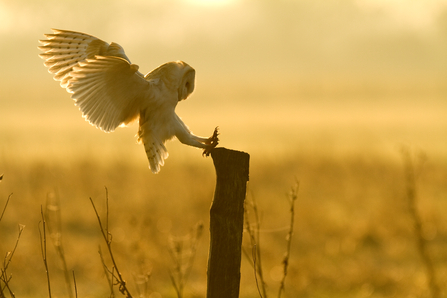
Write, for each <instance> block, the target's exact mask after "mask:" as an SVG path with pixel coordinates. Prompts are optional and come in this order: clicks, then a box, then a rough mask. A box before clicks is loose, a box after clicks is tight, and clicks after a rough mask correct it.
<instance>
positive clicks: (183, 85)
mask: <svg viewBox="0 0 447 298" xmlns="http://www.w3.org/2000/svg"><path fill="white" fill-rule="evenodd" d="M195 76H196V71H195V70H194V68H192V67H191V66H189V65H188V64H187V63H185V62H183V61H176V62H168V63H165V64H163V65H160V66H159V67H157V68H156V69H154V70H153V71H151V72H150V73H148V74H147V75H146V76H145V77H146V79H155V78H158V79H161V80H162V81H163V83H164V84H165V86H166V87H167V88H168V89H171V90H172V91H177V93H178V101H181V100H183V99H186V98H188V96H189V95H190V94H191V93H192V92H193V91H194V80H195Z"/></svg>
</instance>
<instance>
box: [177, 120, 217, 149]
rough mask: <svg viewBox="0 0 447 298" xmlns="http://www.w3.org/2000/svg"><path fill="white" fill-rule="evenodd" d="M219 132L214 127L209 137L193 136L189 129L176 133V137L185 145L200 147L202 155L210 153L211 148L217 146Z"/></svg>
mask: <svg viewBox="0 0 447 298" xmlns="http://www.w3.org/2000/svg"><path fill="white" fill-rule="evenodd" d="M218 135H219V133H218V131H217V127H216V128H215V129H214V133H213V135H212V136H211V137H209V138H203V137H199V136H195V135H193V134H192V133H190V132H189V131H182V132H181V133H177V134H176V137H177V139H178V140H179V141H180V142H182V143H183V144H185V145H189V146H194V147H197V148H202V149H204V150H203V155H206V156H208V155H209V154H210V153H211V150H212V149H213V148H214V147H216V146H217V144H218V143H219V139H218V137H217V136H218Z"/></svg>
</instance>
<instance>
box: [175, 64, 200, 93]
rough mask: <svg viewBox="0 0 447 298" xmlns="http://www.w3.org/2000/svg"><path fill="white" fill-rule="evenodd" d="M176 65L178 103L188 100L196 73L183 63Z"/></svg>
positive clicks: (192, 89)
mask: <svg viewBox="0 0 447 298" xmlns="http://www.w3.org/2000/svg"><path fill="white" fill-rule="evenodd" d="M175 63H177V65H178V71H179V77H180V78H181V79H180V81H179V87H178V101H181V100H183V99H186V98H188V96H189V95H190V94H191V93H192V92H193V91H194V83H195V77H196V71H195V70H194V68H192V67H191V66H189V65H188V64H187V63H185V62H183V61H177V62H175Z"/></svg>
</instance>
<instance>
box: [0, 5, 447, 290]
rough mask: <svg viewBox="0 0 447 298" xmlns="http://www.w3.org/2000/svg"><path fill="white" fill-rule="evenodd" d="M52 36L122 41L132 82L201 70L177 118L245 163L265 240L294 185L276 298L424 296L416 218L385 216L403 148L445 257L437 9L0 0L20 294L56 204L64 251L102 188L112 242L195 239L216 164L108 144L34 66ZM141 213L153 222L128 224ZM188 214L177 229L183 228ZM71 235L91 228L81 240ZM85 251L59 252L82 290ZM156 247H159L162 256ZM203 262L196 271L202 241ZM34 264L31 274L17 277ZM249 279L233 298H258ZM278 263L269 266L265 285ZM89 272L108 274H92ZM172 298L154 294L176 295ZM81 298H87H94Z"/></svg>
mask: <svg viewBox="0 0 447 298" xmlns="http://www.w3.org/2000/svg"><path fill="white" fill-rule="evenodd" d="M51 28H57V29H67V30H74V31H80V32H84V33H88V34H91V35H94V36H96V37H98V38H100V39H102V40H104V41H107V42H112V41H113V42H117V43H119V44H120V45H121V46H122V47H123V48H124V49H125V51H126V54H127V56H128V57H129V58H130V60H131V61H132V63H135V64H137V65H139V66H140V71H141V72H142V73H147V72H149V71H151V70H152V69H154V68H155V67H157V66H159V65H160V64H163V63H165V62H168V61H175V60H183V61H185V62H187V63H188V64H190V65H191V66H192V67H194V68H195V69H196V89H195V92H194V93H193V95H192V96H191V97H190V98H189V99H188V100H186V101H184V102H181V103H180V104H179V106H178V107H177V113H178V114H179V116H180V117H181V118H182V119H183V120H184V121H185V123H186V124H187V125H188V126H189V127H190V129H191V130H192V131H193V132H194V133H195V134H197V135H201V136H210V135H211V134H212V132H213V129H214V127H215V126H219V127H220V132H221V136H220V140H221V143H220V144H221V146H224V147H227V148H231V149H236V150H242V151H246V152H248V153H250V155H251V176H250V188H251V194H252V195H253V196H255V197H257V198H258V200H259V204H260V207H259V208H265V209H267V210H269V212H270V213H271V214H269V213H266V214H265V216H264V217H265V225H266V226H267V227H268V228H271V229H276V228H278V227H280V228H282V227H284V226H287V221H286V218H287V216H284V214H286V215H287V210H288V209H287V208H288V207H287V202H286V200H283V198H285V197H287V195H286V193H287V191H288V190H289V187H290V186H291V185H293V184H294V181H295V177H297V179H299V180H300V181H301V190H300V191H301V193H300V195H301V197H300V198H301V201H298V204H301V205H300V207H299V208H298V209H299V210H300V211H298V214H297V217H298V218H299V219H298V222H297V229H298V232H297V235H295V238H294V241H295V243H296V246H295V249H296V250H295V259H293V257H292V259H291V262H292V261H293V262H295V263H291V264H292V265H293V266H292V265H291V266H292V269H291V271H290V272H291V273H290V276H289V278H290V279H291V284H294V286H291V288H292V289H291V290H290V292H289V296H287V295H286V297H297V296H296V295H302V296H303V297H305V295H312V294H316V293H320V295H321V296H325V295H329V296H331V297H336V296H334V295H336V293H343V294H344V296H341V297H350V296H347V294H348V293H349V294H352V297H367V296H374V295H376V294H377V297H388V296H389V297H391V296H393V295H395V294H396V293H402V297H406V295H407V294H408V295H410V294H411V293H421V295H428V294H427V293H428V286H427V284H428V283H427V280H426V279H425V275H424V267H423V264H421V263H420V261H418V260H419V259H418V256H417V254H416V253H415V252H414V250H413V246H412V237H413V236H412V234H411V233H412V232H411V231H412V230H411V226H412V223H411V220H409V219H408V218H407V217H406V215H405V214H406V213H405V212H406V211H402V210H407V209H405V208H403V207H402V206H401V204H403V205H405V203H404V202H400V201H399V200H397V203H396V201H395V200H396V198H402V197H404V196H405V195H404V194H405V187H404V179H403V178H402V177H403V176H402V175H403V174H402V169H401V166H402V162H401V155H400V151H399V148H401V146H406V147H407V148H410V150H412V151H414V152H416V155H417V154H419V153H420V152H423V155H424V156H426V158H427V160H428V166H427V168H426V173H428V174H427V177H426V178H425V180H424V181H425V183H426V184H425V188H423V187H421V190H420V192H421V197H423V199H424V200H422V202H423V203H421V208H422V217H423V219H424V222H426V223H427V225H426V230H427V231H428V232H427V233H428V234H427V235H428V236H427V239H429V240H433V241H438V242H437V246H435V248H434V249H435V250H436V251H437V252H439V251H442V249H441V247H445V245H446V241H445V239H446V235H447V228H446V227H447V223H446V221H445V218H443V216H442V213H441V210H445V209H442V208H444V207H446V206H445V205H446V194H447V190H446V186H445V185H444V184H445V177H446V173H447V117H446V116H447V100H446V96H447V77H446V75H447V57H446V53H447V1H446V0H412V1H405V0H344V1H335V0H328V1H315V0H300V1H292V0H289V1H287V0H279V1H267V0H261V1H250V0H166V1H162V0H134V1H131V0H119V1H118V0H109V1H96V0H88V1H87V0H76V1H75V0H67V1H47V0H42V1H31V0H29V1H28V0H14V1H12V0H11V1H10V0H0V37H1V42H0V174H2V173H3V174H4V179H3V181H2V184H1V185H0V202H2V204H3V202H4V200H6V198H7V197H8V195H9V194H10V193H14V195H13V197H12V202H11V203H10V206H9V207H8V208H9V209H8V210H7V212H6V215H7V216H6V215H5V217H4V219H3V220H2V222H1V223H0V229H3V230H0V231H3V233H4V234H5V235H7V236H8V242H4V243H2V244H1V245H0V249H1V253H3V251H7V250H8V249H11V247H12V246H13V243H14V241H15V238H14V235H15V233H16V230H15V229H16V228H15V224H17V223H19V222H20V223H23V224H26V225H27V229H26V230H25V231H26V232H27V233H28V234H27V233H25V232H24V236H23V237H25V239H22V240H21V241H22V242H23V244H22V247H23V248H22V251H20V248H21V246H20V245H19V248H18V252H17V255H16V256H15V258H17V260H15V261H16V267H15V268H16V269H15V270H17V273H16V274H15V277H14V279H13V281H14V280H17V281H24V280H26V276H27V275H26V274H24V273H23V272H28V273H27V274H33V275H39V274H40V273H36V272H31V273H29V270H31V269H36V268H37V269H39V270H42V264H41V263H42V262H41V260H40V255H39V253H40V252H39V250H38V240H36V239H37V237H38V234H37V229H36V225H37V222H38V221H39V216H40V213H39V212H40V211H39V210H40V209H39V208H40V207H39V206H40V205H42V204H45V202H46V200H48V198H54V197H59V198H60V204H61V205H62V207H61V208H62V212H63V215H64V216H65V217H62V218H63V220H64V219H65V223H64V224H63V225H67V226H63V227H64V229H65V231H66V233H67V235H66V239H67V238H68V239H67V240H66V241H67V242H69V243H70V241H71V242H72V244H73V245H75V244H74V243H79V242H82V241H85V239H86V237H87V238H88V237H90V236H91V235H90V233H91V231H92V230H93V231H96V229H97V227H96V226H95V224H96V223H95V220H96V219H95V218H94V215H93V213H92V212H91V206H90V205H89V204H90V203H89V202H88V200H87V198H88V197H93V198H97V199H98V200H102V199H103V198H104V188H103V187H104V185H105V186H107V187H109V189H110V193H111V196H114V197H115V198H116V199H115V200H113V203H112V204H114V206H115V207H114V208H116V209H117V210H116V212H117V213H118V214H119V215H116V216H117V217H116V220H117V221H118V223H121V224H124V223H125V224H124V226H123V228H121V230H119V231H118V232H117V233H118V234H119V233H121V235H122V239H125V234H126V233H128V232H124V231H126V227H130V228H133V227H135V226H136V225H138V223H140V222H141V223H145V224H147V225H151V223H154V224H153V226H154V233H161V234H162V235H165V234H166V233H171V234H176V233H177V234H181V235H182V234H185V233H187V228H185V227H191V226H193V225H194V224H195V223H196V222H197V221H199V220H203V221H204V222H205V225H206V224H207V212H208V211H207V208H208V207H209V203H210V200H211V197H212V192H213V187H214V186H213V183H214V180H213V179H214V176H213V175H214V173H213V168H212V163H211V160H210V159H204V158H202V157H201V155H200V151H198V150H197V149H194V148H190V147H185V146H183V145H181V144H180V143H179V142H178V141H171V142H169V143H168V144H167V148H168V150H169V152H170V157H169V158H168V159H167V161H166V164H165V166H164V167H163V168H162V170H161V173H160V174H158V175H152V174H151V173H150V171H149V170H148V168H147V160H146V156H145V153H144V150H143V147H142V146H141V145H138V144H137V143H136V138H135V134H136V132H137V125H136V124H133V125H131V126H130V127H129V128H118V129H117V130H116V131H115V132H114V133H112V134H106V133H103V132H101V131H100V130H98V129H96V128H94V127H93V126H91V125H89V124H88V123H87V122H86V121H84V119H82V117H81V113H80V112H79V110H78V109H77V108H76V107H75V106H74V104H73V101H72V100H71V99H70V96H69V94H68V93H67V92H66V91H65V90H63V89H62V88H60V87H59V84H58V82H56V81H54V80H53V79H52V76H51V75H50V74H49V73H48V72H47V69H46V68H45V67H44V66H43V61H42V60H41V59H40V58H39V57H38V54H39V50H38V49H37V46H38V45H39V43H38V40H39V39H44V36H43V34H45V33H51V30H50V29H51ZM197 179H199V181H200V183H199V184H202V185H200V186H199V185H197V184H198V182H197ZM192 185H194V187H192ZM147 197H150V198H149V199H147ZM172 197H178V199H179V200H174V199H172V201H171V198H172ZM154 198H155V199H154ZM168 198H169V199H168ZM273 198H274V199H273ZM278 198H281V199H278ZM14 200H15V201H14ZM278 200H279V201H278ZM300 202H301V203H300ZM390 202H391V203H390ZM2 206H3V205H2ZM24 206H25V207H24ZM141 206H145V208H148V209H147V210H150V212H149V213H148V214H145V215H144V216H143V215H142V214H140V213H138V212H141V209H139V207H141ZM64 208H65V210H67V209H68V210H70V211H68V210H67V211H64ZM187 208H191V211H190V212H189V211H188V216H186V215H185V214H182V213H181V211H184V210H189V209H187ZM393 208H397V209H393ZM86 210H88V211H86ZM396 210H398V211H396ZM401 211H402V214H403V215H402V216H403V217H402V218H403V219H401V217H400V216H399V214H400V212H401ZM64 212H65V214H64ZM126 212H127V213H126ZM184 212H185V211H184ZM81 215H82V216H81ZM181 218H182V219H183V220H184V221H185V222H183V221H181V220H180V219H181ZM80 219H82V220H85V222H88V223H91V224H92V226H89V227H84V228H80V226H83V225H84V224H85V223H84V224H81V223H79V220H80ZM121 219H122V221H120V220H121ZM283 221H284V222H283ZM402 221H403V222H402ZM118 223H117V225H118ZM163 223H165V224H163ZM166 223H168V224H166ZM166 225H167V226H168V228H166ZM382 225H384V226H382ZM160 226H165V227H164V228H160ZM300 229H301V230H300ZM433 229H434V230H433ZM280 230H281V229H280ZM281 231H284V230H281ZM433 231H434V232H433ZM163 233H165V234H163ZM267 234H268V233H267ZM70 235H75V236H73V237H75V238H74V239H78V238H79V239H83V240H79V239H78V240H71V239H73V238H70V237H71V236H70ZM76 235H77V236H76ZM269 235H270V234H269ZM396 235H398V236H396ZM283 236H284V235H280V236H277V235H273V236H266V237H273V239H277V238H275V237H279V238H278V239H283V238H281V237H283ZM395 236H396V237H397V238H396V237H395ZM1 237H2V238H3V236H1ZM26 237H28V238H26ZM76 237H78V238H76ZM92 237H93V236H92ZM95 237H97V238H94V241H93V240H89V241H90V242H92V243H94V245H96V244H97V243H100V241H101V240H100V239H99V238H98V235H96V234H95ZM129 237H130V236H129ZM135 237H136V238H135V239H140V238H138V237H139V236H138V237H137V236H135ZM166 237H167V236H166ZM88 239H90V238H88ZM117 239H120V238H119V237H117ZM157 239H158V238H157ZM160 239H163V237H161V236H160ZM396 239H398V240H396ZM405 239H406V240H405ZM388 240H390V241H391V242H389V241H388ZM135 241H136V240H135ZM281 241H283V240H278V243H282V242H281ZM387 241H388V242H387ZM1 242H3V241H1ZM128 242H129V241H125V240H122V243H127V244H128ZM270 243H273V242H270ZM275 243H276V242H275ZM383 243H388V244H383ZM390 243H391V244H390ZM85 245H86V247H84V248H79V249H78V248H76V249H75V248H73V249H71V250H72V251H71V252H70V249H68V251H69V252H68V253H71V257H69V258H71V259H69V261H68V263H69V264H72V266H74V267H76V266H77V267H76V268H77V270H78V272H81V273H80V275H82V274H83V273H82V272H84V275H85V276H86V277H85V278H86V280H87V279H89V278H91V277H92V276H91V275H89V274H90V273H91V270H92V269H91V267H88V268H85V265H82V264H83V262H82V260H81V259H82V258H76V255H78V256H79V255H83V256H85V255H86V254H87V252H88V253H91V256H90V257H86V258H92V259H94V260H97V254H96V251H97V247H96V246H93V248H91V247H88V244H85ZM122 245H123V247H125V245H124V244H122ZM166 245H167V244H166V243H165V242H163V240H160V242H157V245H155V244H154V246H157V247H160V248H159V251H158V253H159V254H161V255H163V251H164V250H163V249H164V248H163V247H166ZM202 246H203V248H202V250H201V251H199V252H198V253H199V255H200V253H202V254H203V256H201V257H199V259H200V258H201V259H202V260H204V261H203V262H202V263H203V264H202V265H204V266H205V261H206V254H207V242H206V240H203V242H202ZM278 246H279V244H278ZM72 247H75V246H72ZM146 248H147V247H146ZM155 250H156V249H155V248H150V249H148V250H146V252H148V253H147V255H145V257H144V258H143V257H142V258H143V259H144V260H146V261H147V260H150V261H147V262H149V263H151V264H152V265H151V266H152V267H154V268H156V265H157V262H158V259H159V258H160V256H159V255H157V254H156V253H155V252H154V251H155ZM266 250H267V253H269V256H271V258H270V257H267V258H266V259H267V260H269V259H274V258H273V256H276V258H277V260H276V262H277V263H278V264H280V261H281V256H282V253H283V250H282V248H277V247H276V246H275V245H272V247H267V248H266ZM160 251H161V252H160ZM444 251H445V250H444ZM122 253H123V255H125V254H126V253H128V251H127V252H126V250H125V248H122ZM165 253H166V252H165ZM340 255H342V256H340ZM31 256H32V257H33V259H34V261H33V262H35V264H36V265H35V267H33V268H29V266H27V265H26V264H31V263H30V262H31V261H30V260H29V258H30V257H31ZM436 256H437V259H436V262H435V263H436V264H437V266H438V267H439V268H437V269H438V270H439V271H440V272H441V273H439V279H440V280H442V281H446V279H447V277H446V272H447V268H446V266H445V260H446V259H445V253H444V254H442V253H438V254H437V255H436ZM396 258H397V259H398V261H396ZM321 260H323V261H321ZM347 260H348V261H347ZM365 260H366V261H365ZM374 260H382V261H383V262H382V263H380V265H378V263H377V262H375V261H374ZM129 262H130V261H129ZM55 263H57V257H55ZM273 263H274V261H272V264H273ZM33 264H34V263H33ZM278 264H277V265H278ZM317 264H318V265H317ZM13 265H14V262H13V263H12V264H11V268H14V266H13ZM245 265H246V267H248V269H246V276H247V277H246V284H245V285H246V286H245V287H244V289H245V290H246V292H244V293H245V296H244V297H248V296H250V295H253V297H255V296H256V295H257V294H256V289H255V286H254V283H253V280H252V271H251V269H250V268H249V265H248V263H247V264H245ZM277 265H276V267H275V265H271V266H270V268H273V269H272V270H273V271H271V272H273V273H272V274H271V279H272V281H273V282H274V281H277V279H278V278H276V277H275V276H277V275H278V274H276V273H277V272H278V267H277ZM55 266H57V265H55ZM83 266H84V267H83ZM89 266H92V265H91V263H90V264H89ZM129 266H130V265H129ZM162 267H163V266H162ZM26 268H27V269H26ZM203 268H204V267H198V268H196V270H197V271H198V272H199V273H197V279H194V278H195V277H194V276H193V277H191V278H192V280H193V281H192V286H191V288H190V289H189V290H188V291H190V292H188V293H189V294H188V295H190V296H193V297H195V295H198V296H200V295H201V294H203V291H204V288H203V287H204V286H205V276H204V272H203V271H204V270H203ZM274 268H276V269H274ZM96 269H97V270H98V272H99V273H95V274H97V275H95V276H96V277H97V276H101V274H102V273H101V272H102V269H101V265H100V264H99V263H98V264H97V268H96ZM96 269H95V270H96ZM131 269H132V268H131ZM131 269H129V270H130V271H132V270H131ZM11 270H14V269H11ZM21 270H23V271H21ZM27 270H28V271H27ZM154 270H155V269H154ZM275 270H276V271H275ZM41 272H43V271H41ZM86 272H89V274H87V273H86ZM95 272H96V271H95ZM275 272H276V273H275ZM359 272H361V274H360V273H359ZM91 274H93V273H91ZM275 274H276V275H275ZM40 277H41V279H40V280H37V281H33V282H31V281H29V282H28V283H27V284H28V285H29V286H28V287H26V289H25V287H24V288H23V289H20V290H16V292H18V293H21V295H22V296H23V297H25V296H26V295H29V296H33V293H36V290H35V289H40V288H39V286H41V288H42V287H44V286H45V282H44V280H45V279H44V278H45V277H44V274H43V273H42V274H41V275H40ZM21 278H22V279H21ZM79 278H80V279H81V278H82V277H79ZM98 278H99V277H98ZM153 278H154V279H153V280H154V285H153V287H154V288H156V285H157V282H156V280H157V277H156V275H155V276H154V277H153ZM275 278H276V279H275ZM167 280H169V278H168V277H165V281H166V283H169V282H168V281H167ZM62 284H63V282H62ZM160 284H163V282H160ZM105 285H106V283H104V288H103V291H104V292H107V287H106V286H105ZM163 285H164V284H163ZM409 285H411V288H409V287H410V286H409ZM165 287H166V288H167V287H168V286H166V285H164V286H159V288H158V290H157V293H158V294H157V295H164V296H166V297H171V296H173V294H172V292H170V291H169V290H165ZM16 289H17V286H16ZM92 289H94V287H93V288H92ZM55 290H57V289H55ZM39 291H41V292H39ZM39 291H37V292H39V293H44V292H43V290H39ZM61 291H62V290H61ZM84 291H85V293H84V296H85V297H87V296H89V295H96V293H97V292H95V291H93V290H92V291H93V292H92V291H91V292H89V291H88V290H84ZM98 291H100V290H98ZM418 291H419V292H418ZM154 292H155V290H154ZM92 293H93V294H92ZM101 293H103V292H101ZM160 293H161V294H160ZM166 293H167V294H166ZM154 295H155V294H154ZM202 296H203V295H202ZM153 297H159V296H156V295H155V296H153ZM250 297H251V296H250ZM306 297H307V296H306ZM325 297H326V296H325ZM408 297H409V296H408Z"/></svg>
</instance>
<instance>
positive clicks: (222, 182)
mask: <svg viewBox="0 0 447 298" xmlns="http://www.w3.org/2000/svg"><path fill="white" fill-rule="evenodd" d="M211 157H212V158H213V162H214V167H215V169H216V176H217V181H216V189H215V192H214V200H213V203H212V205H211V210H210V250H209V257H208V272H207V274H208V280H207V296H206V297H207V298H220V297H222V298H238V297H239V286H240V277H241V273H240V268H241V250H242V248H241V246H242V232H243V228H244V200H245V194H246V188H247V181H248V171H249V160H250V155H249V154H248V153H245V152H240V151H234V150H229V149H226V148H215V149H214V150H213V151H211Z"/></svg>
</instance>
